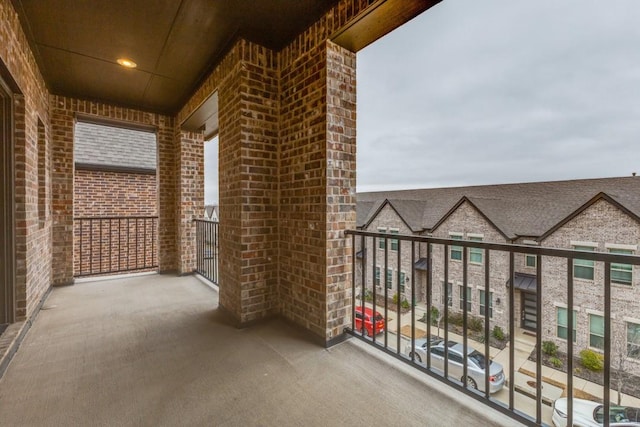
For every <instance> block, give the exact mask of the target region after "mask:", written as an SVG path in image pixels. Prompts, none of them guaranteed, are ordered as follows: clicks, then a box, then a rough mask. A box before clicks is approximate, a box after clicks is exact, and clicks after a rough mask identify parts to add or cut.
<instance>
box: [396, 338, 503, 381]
mask: <svg viewBox="0 0 640 427" xmlns="http://www.w3.org/2000/svg"><path fill="white" fill-rule="evenodd" d="M445 352H446V353H447V355H448V358H449V364H448V367H449V376H450V377H453V378H456V379H459V380H460V381H461V382H463V383H464V382H466V383H467V387H469V388H474V389H478V390H480V391H484V378H485V368H486V365H487V358H485V357H484V354H482V353H480V352H479V351H478V350H476V349H474V348H473V347H471V346H469V345H468V346H467V378H466V379H465V378H463V363H464V358H463V354H464V347H463V345H462V344H459V343H457V342H455V341H448V343H447V346H445V345H444V341H443V340H439V339H438V340H435V339H432V340H431V349H430V353H431V366H432V367H433V368H436V369H438V370H440V371H442V372H444V356H445ZM405 353H406V354H407V355H408V356H409V357H412V356H413V357H414V359H415V360H416V361H417V362H418V363H423V362H426V361H427V340H426V339H424V338H423V339H417V340H416V341H415V348H414V349H413V350H412V349H411V343H409V344H408V345H407V347H406V348H405ZM504 382H505V376H504V372H503V368H502V365H501V364H499V363H498V362H494V361H493V360H489V393H496V392H498V391H500V389H502V387H503V386H504Z"/></svg>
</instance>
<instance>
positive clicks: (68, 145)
mask: <svg viewBox="0 0 640 427" xmlns="http://www.w3.org/2000/svg"><path fill="white" fill-rule="evenodd" d="M71 103H72V101H71V99H69V98H63V97H59V96H52V97H51V144H52V150H51V160H52V172H51V207H52V217H53V227H52V234H53V235H52V241H53V242H54V244H53V249H52V258H53V260H54V261H53V272H52V276H53V277H52V283H53V285H54V286H55V285H67V284H70V283H73V171H74V164H73V125H74V112H73V108H72V106H71Z"/></svg>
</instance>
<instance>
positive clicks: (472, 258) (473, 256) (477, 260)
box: [469, 236, 484, 264]
mask: <svg viewBox="0 0 640 427" xmlns="http://www.w3.org/2000/svg"><path fill="white" fill-rule="evenodd" d="M469 240H470V241H472V242H482V237H478V236H469ZM483 252H484V251H483V250H482V249H480V248H469V262H470V263H472V264H482V253H483Z"/></svg>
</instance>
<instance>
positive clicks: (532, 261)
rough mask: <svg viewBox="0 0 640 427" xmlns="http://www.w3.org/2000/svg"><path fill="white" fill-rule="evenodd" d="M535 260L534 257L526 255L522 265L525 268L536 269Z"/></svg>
mask: <svg viewBox="0 0 640 427" xmlns="http://www.w3.org/2000/svg"><path fill="white" fill-rule="evenodd" d="M536 263H537V259H536V256H535V255H530V254H526V255H525V256H524V265H525V266H527V267H532V268H536Z"/></svg>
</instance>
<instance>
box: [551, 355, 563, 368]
mask: <svg viewBox="0 0 640 427" xmlns="http://www.w3.org/2000/svg"><path fill="white" fill-rule="evenodd" d="M549 362H551V364H552V365H553V367H554V368H562V360H560V359H558V358H557V357H555V356H554V357H552V358H550V359H549Z"/></svg>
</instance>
